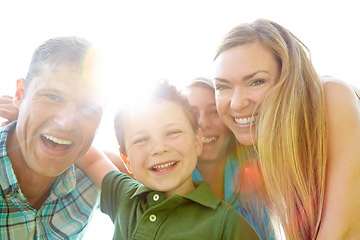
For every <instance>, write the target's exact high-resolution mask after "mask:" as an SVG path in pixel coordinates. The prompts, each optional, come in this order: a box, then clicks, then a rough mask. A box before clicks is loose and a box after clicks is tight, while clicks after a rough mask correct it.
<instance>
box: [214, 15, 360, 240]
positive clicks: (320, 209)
mask: <svg viewBox="0 0 360 240" xmlns="http://www.w3.org/2000/svg"><path fill="white" fill-rule="evenodd" d="M309 55H310V54H309V51H308V49H307V48H306V46H305V45H304V44H303V43H302V42H301V41H300V40H299V39H297V38H296V37H295V36H294V35H293V34H292V33H291V32H290V31H288V30H287V29H286V28H284V27H282V26H280V25H279V24H277V23H275V22H272V21H268V20H263V19H259V20H257V21H255V22H254V23H251V24H242V25H239V26H237V27H235V28H234V29H232V30H231V31H230V32H229V33H228V34H227V35H225V36H224V38H223V40H222V42H221V43H220V45H219V48H218V50H217V53H216V56H215V65H216V67H215V76H214V77H215V80H214V84H215V89H216V102H217V109H218V112H219V114H220V117H221V118H222V120H223V122H224V123H225V124H226V125H227V127H228V128H229V129H230V130H231V131H232V132H233V133H234V135H235V137H236V139H237V140H238V142H239V143H240V150H242V152H244V151H245V152H246V151H247V150H248V149H252V150H251V151H252V153H251V154H253V153H254V152H255V153H256V155H257V157H256V158H251V159H256V160H253V161H255V163H254V164H256V165H258V166H259V168H260V170H261V174H258V178H259V179H262V181H263V185H262V191H261V193H262V197H263V198H264V200H265V203H266V207H267V208H268V210H269V212H270V215H271V217H272V219H273V221H278V222H279V225H278V226H280V227H282V229H283V231H284V235H285V236H286V239H360V204H359V203H360V201H359V199H360V147H359V143H360V102H359V98H358V96H357V95H356V93H355V91H354V90H353V88H351V87H350V86H349V85H347V84H346V83H344V82H341V81H337V80H334V79H326V80H324V81H321V80H320V78H319V76H318V74H317V73H316V71H315V69H314V67H313V65H312V63H311V60H310V58H309ZM244 149H245V150H244Z"/></svg>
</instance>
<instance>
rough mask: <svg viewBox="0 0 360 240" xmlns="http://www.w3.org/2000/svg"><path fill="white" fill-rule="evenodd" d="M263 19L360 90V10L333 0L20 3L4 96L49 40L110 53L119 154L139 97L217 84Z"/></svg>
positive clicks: (8, 15) (2, 30)
mask: <svg viewBox="0 0 360 240" xmlns="http://www.w3.org/2000/svg"><path fill="white" fill-rule="evenodd" d="M257 18H267V19H270V20H274V21H276V22H278V23H280V24H282V25H284V26H285V27H287V28H288V29H290V30H291V31H292V32H293V33H294V34H295V35H296V36H298V37H299V38H300V39H301V40H302V41H303V42H304V43H305V44H306V45H307V46H308V47H309V49H310V50H311V53H312V59H313V63H314V65H315V67H316V69H317V70H318V72H319V73H320V74H322V75H331V76H334V77H338V78H341V79H343V80H344V81H347V82H349V83H351V84H353V85H356V86H358V87H360V83H359V77H358V74H357V70H358V69H359V67H360V60H359V56H360V33H359V31H360V30H359V23H360V14H359V12H358V6H357V4H356V1H355V0H354V1H348V0H343V1H338V0H337V1H332V0H317V1H316V0H301V1H300V0H298V1H290V0H273V1H271V0H251V1H249V0H248V1H241V0H232V1H231V0H217V1H212V0H132V1H125V0H118V1H109V0H98V1H94V0H62V1H54V0H31V1H28V0H18V1H1V2H0V36H1V37H0V82H1V87H0V95H4V94H7V95H13V94H14V92H15V86H16V79H17V78H19V77H25V76H26V73H27V68H28V65H29V62H30V58H31V55H32V53H33V51H34V50H35V48H36V47H37V46H38V45H40V44H41V43H42V42H43V41H45V40H47V39H49V38H52V37H57V36H69V35H76V36H79V37H84V38H86V39H88V40H90V41H92V42H94V43H95V44H97V45H98V46H99V47H100V48H101V49H102V50H103V52H104V64H105V66H106V72H105V73H106V74H105V75H104V79H103V82H104V87H105V89H106V91H107V92H108V94H107V95H108V96H109V103H108V106H107V109H106V112H105V114H104V117H103V121H102V123H101V126H100V128H99V132H98V135H97V137H96V139H95V143H96V144H97V145H99V146H100V147H101V148H103V149H106V150H112V151H117V145H116V141H115V137H114V135H113V129H112V126H113V123H112V114H113V110H114V109H115V108H116V106H117V105H118V104H124V103H125V102H126V101H135V100H134V99H131V92H132V91H133V90H134V89H135V88H136V89H137V91H143V90H144V89H146V86H147V84H151V81H152V80H154V79H158V78H166V79H168V80H169V81H171V82H174V83H175V84H177V85H179V86H180V87H181V86H184V85H185V84H186V83H187V82H189V81H190V80H191V79H192V78H194V77H197V76H211V75H212V59H213V56H214V52H215V49H216V46H217V43H218V42H219V39H220V38H221V37H222V36H223V35H224V34H225V33H226V32H227V31H228V30H230V29H231V28H232V27H234V26H235V25H237V24H239V23H242V22H251V21H253V20H255V19H257ZM112 232H113V226H112V223H111V221H110V220H109V218H108V217H107V216H105V215H103V214H101V213H100V212H96V213H95V216H94V219H93V221H92V222H91V224H90V226H89V228H88V231H87V233H86V235H85V239H86V240H87V239H100V238H101V239H102V240H106V239H111V238H112Z"/></svg>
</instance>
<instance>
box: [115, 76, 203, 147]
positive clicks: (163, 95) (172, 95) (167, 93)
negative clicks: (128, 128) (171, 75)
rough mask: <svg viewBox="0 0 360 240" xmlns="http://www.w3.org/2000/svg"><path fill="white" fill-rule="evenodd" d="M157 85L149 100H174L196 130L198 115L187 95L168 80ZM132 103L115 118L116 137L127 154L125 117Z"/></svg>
mask: <svg viewBox="0 0 360 240" xmlns="http://www.w3.org/2000/svg"><path fill="white" fill-rule="evenodd" d="M155 84H156V86H155V88H154V91H152V92H151V94H150V98H148V100H149V102H156V101H173V102H175V103H178V104H179V105H180V106H182V108H183V110H184V113H185V115H186V116H187V117H188V118H189V120H190V123H191V126H192V128H193V130H194V132H196V131H197V130H198V128H199V124H198V120H197V119H198V117H197V112H196V110H195V109H194V108H193V107H192V106H191V105H190V103H189V101H188V99H187V97H186V95H185V94H183V93H182V92H181V91H179V90H178V89H177V88H176V87H175V86H174V85H171V84H169V83H168V82H167V81H159V82H157V83H155ZM132 107H134V106H131V104H130V105H126V106H124V107H121V108H120V109H119V110H118V111H117V112H116V114H115V118H114V129H115V134H116V139H117V141H118V144H119V146H120V151H121V152H122V153H124V154H126V149H125V143H124V135H123V134H124V131H123V129H124V117H125V116H127V114H128V112H129V110H131V109H132Z"/></svg>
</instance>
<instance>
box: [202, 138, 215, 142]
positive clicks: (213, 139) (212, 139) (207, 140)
mask: <svg viewBox="0 0 360 240" xmlns="http://www.w3.org/2000/svg"><path fill="white" fill-rule="evenodd" d="M202 141H203V143H209V142H215V141H216V137H211V138H207V137H203V138H202Z"/></svg>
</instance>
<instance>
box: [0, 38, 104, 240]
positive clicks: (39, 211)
mask: <svg viewBox="0 0 360 240" xmlns="http://www.w3.org/2000/svg"><path fill="white" fill-rule="evenodd" d="M95 58H96V57H95V54H94V51H93V48H92V46H91V44H90V43H89V42H88V41H86V40H83V39H79V38H76V37H64V38H54V39H50V40H48V41H46V42H45V43H44V44H42V45H41V46H40V47H39V48H38V49H37V50H36V51H35V53H34V55H33V58H32V61H31V64H30V68H29V71H28V75H27V77H26V79H18V80H17V88H16V94H15V100H14V103H15V105H16V106H17V108H18V109H19V115H18V120H17V121H14V122H12V123H10V124H9V125H7V126H5V127H3V128H1V129H0V149H1V151H0V172H1V173H0V185H1V196H0V209H1V211H0V238H1V239H78V238H81V236H82V234H83V231H84V230H85V227H86V226H87V223H88V221H89V219H90V217H91V214H92V211H93V209H94V207H95V206H96V202H97V199H98V192H97V189H96V187H95V186H94V185H93V183H92V182H91V181H90V180H89V179H88V178H87V177H86V175H85V174H84V173H83V172H82V171H81V170H79V169H78V168H77V167H75V165H74V162H75V161H76V160H77V159H79V158H80V157H82V156H83V155H84V154H85V153H86V152H87V151H88V149H89V147H90V145H91V143H92V141H93V138H94V136H95V132H96V130H97V128H98V125H99V123H100V120H101V116H102V109H103V108H102V101H101V94H100V92H99V91H98V89H99V86H98V85H97V83H98V79H97V74H96V73H97V71H96V69H97V68H95V65H96V64H94V63H95V62H94V61H95Z"/></svg>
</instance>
